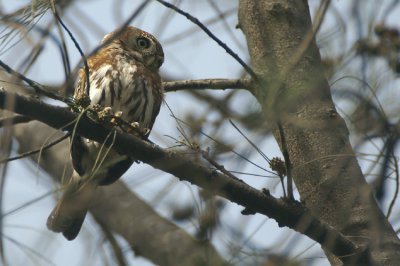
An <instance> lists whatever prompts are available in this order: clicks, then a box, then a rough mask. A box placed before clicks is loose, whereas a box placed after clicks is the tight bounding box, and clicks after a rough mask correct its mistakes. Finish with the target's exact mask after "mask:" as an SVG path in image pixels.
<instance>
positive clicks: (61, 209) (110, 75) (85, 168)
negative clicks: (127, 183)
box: [47, 27, 164, 240]
mask: <svg viewBox="0 0 400 266" xmlns="http://www.w3.org/2000/svg"><path fill="white" fill-rule="evenodd" d="M101 44H102V48H101V49H100V50H99V51H98V52H97V53H96V54H94V55H93V56H91V57H90V58H89V59H88V60H87V62H88V66H89V82H90V87H89V98H90V104H91V106H93V107H95V106H97V107H98V106H101V107H103V108H107V109H108V110H112V112H113V113H117V112H118V114H119V115H120V117H121V119H122V120H124V121H127V122H129V123H135V124H136V125H138V126H139V127H140V128H141V129H145V131H146V133H149V132H150V130H151V128H152V127H153V124H154V121H155V119H156V116H157V115H158V113H159V111H160V106H161V102H162V99H163V90H162V86H161V79H160V76H159V74H158V70H159V68H160V66H161V65H162V63H163V61H164V53H163V49H162V47H161V45H160V43H159V42H158V41H157V39H156V38H155V37H154V36H152V35H151V34H149V33H147V32H145V31H142V30H140V29H138V28H135V27H126V28H124V29H123V30H116V31H114V32H111V33H109V34H107V35H106V36H105V37H104V38H103V40H102V42H101ZM86 80H87V74H86V73H85V71H84V69H81V70H80V72H79V77H78V81H77V84H76V87H75V93H74V98H75V101H76V102H81V101H83V100H84V99H85V98H86V99H87V93H86V90H87V84H86ZM147 136H148V134H144V135H143V136H142V137H143V138H147ZM71 157H72V164H73V167H74V173H73V175H72V177H71V179H70V181H69V183H68V184H67V186H66V189H65V191H64V194H63V196H62V197H61V199H60V200H59V201H58V203H57V205H56V206H55V208H54V209H53V211H52V212H51V214H50V216H49V218H48V219H47V227H48V228H49V229H50V230H52V231H54V232H61V233H63V235H64V236H65V238H67V239H68V240H73V239H74V238H75V237H76V236H77V235H78V233H79V231H80V229H81V227H82V223H83V221H84V219H85V216H86V213H87V210H88V208H90V207H91V204H92V202H93V200H94V198H95V192H96V187H97V186H99V185H100V186H103V185H109V184H112V183H113V182H115V181H116V180H117V179H118V178H120V177H121V175H123V174H124V173H125V172H126V171H127V170H128V169H129V167H130V166H131V165H132V163H133V161H134V158H129V157H127V156H122V155H120V154H119V153H118V152H117V151H115V150H113V149H112V148H111V149H109V148H107V147H106V146H104V145H103V144H102V143H98V142H95V141H92V140H89V139H85V138H83V137H80V136H73V137H72V138H71Z"/></svg>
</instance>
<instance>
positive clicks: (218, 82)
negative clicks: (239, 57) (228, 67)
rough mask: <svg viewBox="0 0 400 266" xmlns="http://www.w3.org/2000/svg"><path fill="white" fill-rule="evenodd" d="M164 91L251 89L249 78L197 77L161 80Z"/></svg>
mask: <svg viewBox="0 0 400 266" xmlns="http://www.w3.org/2000/svg"><path fill="white" fill-rule="evenodd" d="M163 87H164V90H165V91H166V92H171V91H181V90H187V89H195V90H198V89H212V90H221V89H222V90H225V89H247V90H251V79H249V78H243V79H198V80H178V81H166V82H163Z"/></svg>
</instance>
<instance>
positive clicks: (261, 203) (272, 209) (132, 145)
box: [0, 89, 369, 262]
mask: <svg viewBox="0 0 400 266" xmlns="http://www.w3.org/2000/svg"><path fill="white" fill-rule="evenodd" d="M8 97H13V99H14V102H15V105H14V109H13V110H10V111H14V112H16V113H19V114H22V115H26V116H29V117H31V118H32V119H36V120H38V121H41V122H43V123H45V124H47V125H49V126H51V127H54V128H64V130H67V131H72V130H73V129H74V125H72V126H71V125H68V124H69V123H70V122H71V121H74V120H76V119H77V117H78V115H77V114H75V113H72V112H70V111H69V110H67V109H66V108H60V107H56V106H52V105H48V104H45V103H42V102H39V101H38V100H36V99H32V98H26V97H23V96H20V95H18V94H15V93H10V92H6V91H5V90H4V89H2V90H0V108H7V105H6V104H5V99H6V98H8ZM76 133H77V134H78V135H81V136H83V137H86V138H89V139H92V140H95V141H98V142H100V143H102V142H104V141H105V140H106V139H107V136H108V134H109V133H110V129H106V128H104V127H103V126H102V125H100V124H97V123H95V122H93V121H92V120H90V119H89V118H87V117H86V116H83V117H82V118H81V119H80V120H79V122H78V125H77V127H76ZM113 148H114V149H116V150H117V151H118V152H120V153H122V154H126V155H129V156H132V157H134V158H137V159H139V160H141V161H143V162H145V163H147V164H150V165H151V166H153V167H155V168H158V169H160V170H163V171H165V172H168V173H171V174H173V175H174V176H176V177H178V178H179V179H181V180H186V181H189V182H190V183H192V184H196V185H198V186H200V187H202V188H204V189H207V190H208V191H210V192H212V193H215V194H216V195H219V196H222V197H224V198H226V199H229V200H230V201H232V202H235V203H237V204H239V205H242V206H245V208H246V209H245V212H246V213H261V214H264V215H267V216H269V217H272V218H274V219H275V220H276V221H277V222H278V223H279V225H280V226H287V227H290V228H292V229H294V230H296V231H298V232H300V233H303V234H305V235H307V236H308V237H310V238H311V239H313V240H315V241H317V242H318V243H320V244H321V245H322V246H323V247H324V248H325V249H327V250H329V251H331V252H332V253H333V254H335V255H336V256H338V257H340V258H342V260H343V261H344V262H345V261H347V260H348V259H352V258H353V256H357V257H361V258H363V259H364V261H369V260H368V258H369V256H368V254H369V253H368V252H367V250H366V249H364V250H360V249H359V248H358V247H357V246H355V245H354V244H353V243H352V242H351V241H349V240H348V239H347V238H345V237H344V236H343V235H342V234H341V233H339V232H338V231H336V230H334V229H333V228H332V227H330V226H329V225H327V224H325V223H323V222H321V221H320V220H318V219H316V218H315V217H314V216H313V215H312V214H311V213H310V212H309V211H308V210H307V209H306V208H305V207H303V205H302V204H300V203H298V202H286V201H284V200H280V199H276V198H274V197H273V196H271V195H270V194H269V192H268V191H264V192H261V191H259V190H256V189H254V188H252V187H250V186H248V185H247V184H245V183H244V182H240V181H238V180H235V179H232V178H230V177H227V176H226V175H224V174H222V173H220V172H218V171H216V170H214V169H211V168H210V167H208V166H205V165H203V164H200V163H198V162H195V161H194V160H192V159H191V158H188V156H187V154H181V153H178V152H175V151H167V150H164V149H162V148H160V147H158V146H155V145H152V144H149V143H147V142H145V141H143V140H141V139H139V138H136V137H134V136H132V135H129V134H124V133H120V132H117V133H116V138H115V141H114V146H113ZM105 191H107V189H105Z"/></svg>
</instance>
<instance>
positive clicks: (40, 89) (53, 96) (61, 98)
mask: <svg viewBox="0 0 400 266" xmlns="http://www.w3.org/2000/svg"><path fill="white" fill-rule="evenodd" d="M0 67H2V68H3V69H4V70H5V71H6V72H7V73H9V74H11V75H13V76H14V77H16V78H18V79H19V80H22V81H24V82H25V83H26V84H28V85H29V86H30V87H32V88H33V89H34V90H35V92H36V93H38V94H43V95H44V96H47V97H49V98H51V99H54V100H58V101H62V102H64V103H67V104H72V101H71V99H69V98H67V97H64V96H61V95H59V94H57V93H53V92H49V91H48V90H47V89H45V87H44V86H42V85H40V84H39V83H37V82H36V81H34V80H31V79H29V78H27V77H26V76H24V75H23V74H21V73H19V72H17V71H15V70H14V69H12V68H11V67H10V66H9V65H7V64H6V63H4V62H3V61H2V60H0Z"/></svg>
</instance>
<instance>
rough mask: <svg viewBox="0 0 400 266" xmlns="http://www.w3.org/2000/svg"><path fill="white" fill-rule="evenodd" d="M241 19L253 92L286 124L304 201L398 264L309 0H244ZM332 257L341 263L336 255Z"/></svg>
mask: <svg viewBox="0 0 400 266" xmlns="http://www.w3.org/2000/svg"><path fill="white" fill-rule="evenodd" d="M239 26H240V28H241V29H242V31H243V32H244V34H245V35H246V39H247V44H248V48H249V53H250V57H251V61H252V65H253V67H254V70H255V72H256V73H258V74H259V76H260V80H261V81H262V82H260V86H258V88H256V89H255V93H254V94H255V96H256V97H257V99H258V101H259V103H260V104H261V106H262V108H263V111H264V112H265V114H266V117H267V119H268V122H269V123H270V124H277V123H279V124H281V125H282V127H281V129H282V130H281V131H279V130H278V129H277V130H275V133H274V135H275V138H276V140H277V141H278V143H279V144H280V146H281V150H282V151H287V153H288V155H289V159H290V162H286V163H290V164H289V166H290V168H291V175H292V178H293V180H294V182H295V184H296V187H297V189H298V191H299V193H300V197H301V201H302V202H304V203H305V205H306V206H307V207H308V208H310V209H311V210H312V212H313V213H314V214H315V215H316V216H317V217H320V218H321V220H323V221H325V222H327V223H328V224H330V225H331V226H333V227H334V228H336V229H337V230H339V231H340V232H342V233H343V234H344V235H346V236H348V237H349V239H351V240H352V241H354V243H356V244H357V245H359V246H365V247H366V248H369V249H370V250H371V251H372V254H373V255H372V256H373V259H374V260H375V261H377V262H378V263H379V264H381V265H398V263H399V261H400V242H399V239H398V238H397V236H396V234H395V232H394V230H393V229H392V227H391V225H390V224H389V222H388V221H387V220H386V218H385V217H384V215H383V214H382V212H381V210H380V209H379V207H378V205H377V203H376V201H375V199H374V197H373V194H372V191H371V188H370V186H369V185H368V184H367V182H366V181H365V178H364V176H363V174H362V172H361V170H360V167H359V165H358V162H357V159H356V156H355V154H354V152H353V150H352V147H351V146H350V142H349V138H348V130H347V127H346V125H345V123H344V120H343V119H342V118H341V117H340V116H339V114H338V113H337V112H336V109H335V106H334V103H333V101H332V98H331V95H330V87H329V84H328V82H327V80H326V79H325V77H324V73H323V68H322V65H321V59H320V55H319V51H318V47H317V46H316V44H315V41H314V38H313V35H312V34H313V33H312V25H311V18H310V14H309V7H308V4H307V1H304V0H303V1H290V0H259V1H253V0H241V1H240V4H239ZM310 34H311V35H310ZM310 36H311V38H309V37H310ZM307 38H308V40H307ZM277 128H278V127H277ZM282 136H284V141H282V140H283V139H282ZM285 143H286V144H285ZM327 255H329V254H327ZM330 260H331V263H332V264H334V265H340V264H341V263H340V261H339V260H338V258H334V257H333V256H330Z"/></svg>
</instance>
